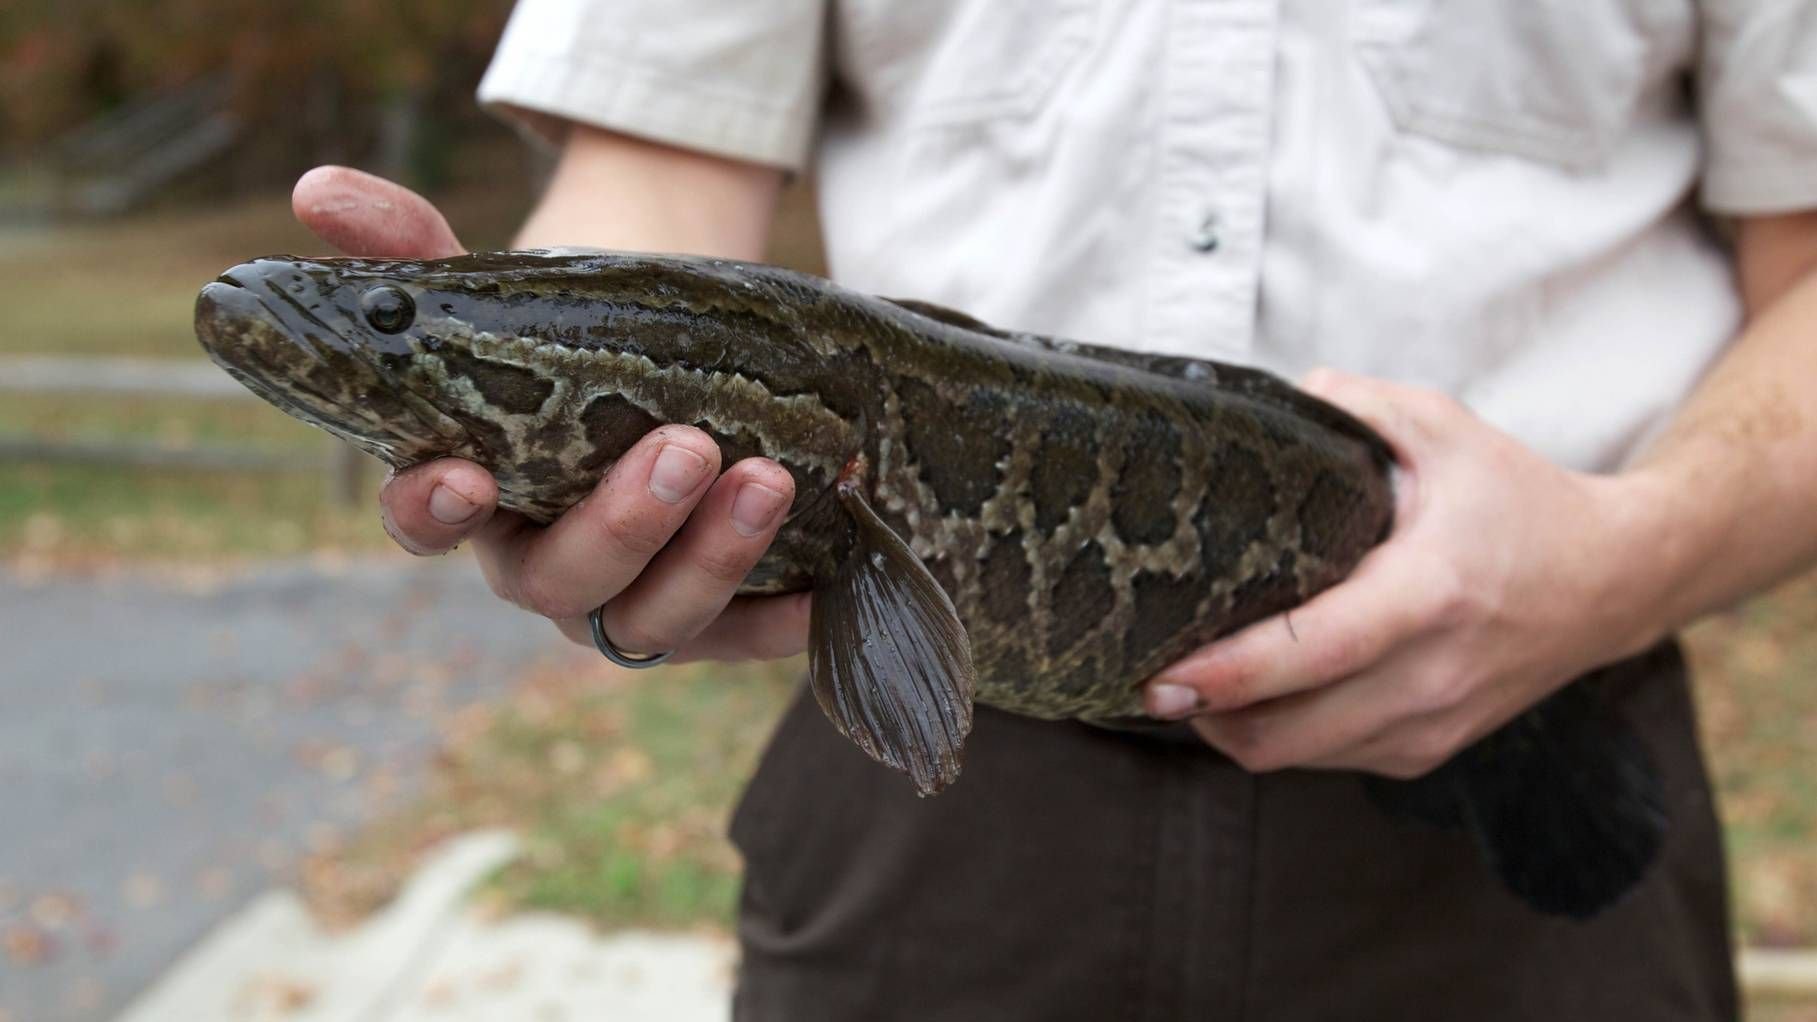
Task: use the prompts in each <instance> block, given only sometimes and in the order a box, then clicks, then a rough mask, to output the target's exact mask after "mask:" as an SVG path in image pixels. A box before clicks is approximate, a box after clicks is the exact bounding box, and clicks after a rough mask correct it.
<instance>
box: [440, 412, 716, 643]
mask: <svg viewBox="0 0 1817 1022" xmlns="http://www.w3.org/2000/svg"><path fill="white" fill-rule="evenodd" d="M718 471H719V448H718V446H717V445H715V444H714V443H713V440H712V438H710V437H708V436H707V435H706V434H705V433H703V432H701V431H700V430H698V429H694V428H692V427H689V426H663V427H660V428H658V429H655V430H652V431H651V432H650V433H649V434H648V435H646V436H645V437H644V438H643V439H642V440H640V441H638V442H637V443H636V444H634V445H633V446H632V447H631V449H630V450H628V451H626V452H625V454H624V455H623V456H622V457H620V458H619V459H618V461H617V463H615V464H614V465H613V466H612V469H611V471H609V472H607V473H606V477H605V478H604V479H601V480H600V482H599V485H598V486H596V487H594V489H593V492H592V493H590V494H588V495H587V496H586V497H585V498H584V499H583V500H582V501H581V502H580V503H578V504H576V505H574V506H573V507H572V508H569V509H568V510H567V512H566V513H564V514H563V515H562V516H561V517H560V518H558V519H556V520H555V522H554V523H553V524H551V525H550V526H549V527H548V528H546V529H526V530H523V531H520V532H516V533H512V534H509V535H505V536H501V537H499V539H498V541H496V542H486V543H481V544H479V545H477V546H476V547H475V549H476V551H477V553H478V555H479V561H480V567H481V568H482V569H483V570H484V571H485V573H486V578H487V581H489V582H490V583H491V584H492V589H493V591H494V592H496V593H498V594H499V595H500V596H503V597H505V598H506V599H508V600H510V601H512V602H513V603H516V604H517V605H519V606H521V607H523V608H525V609H527V610H530V611H533V612H535V613H537V614H541V615H543V616H544V617H547V618H553V619H555V620H562V619H565V618H580V617H585V616H586V615H587V613H588V612H590V611H591V610H592V609H593V608H594V607H597V606H599V605H600V604H602V603H605V602H606V601H607V600H609V599H611V598H612V597H613V596H616V595H617V594H618V593H620V592H621V591H623V590H624V589H625V587H627V586H629V585H630V584H631V582H632V581H633V580H635V579H636V578H637V575H638V573H639V572H641V571H643V569H644V566H645V565H647V564H648V563H649V562H650V559H651V558H653V557H655V556H656V553H657V551H659V550H661V549H662V548H663V545H664V544H666V543H668V541H669V538H670V537H671V536H673V535H674V534H675V533H676V532H677V531H678V530H679V529H680V528H681V525H682V523H683V522H685V521H687V518H688V513H689V512H690V511H692V510H694V506H695V505H696V504H697V503H699V501H700V499H701V497H703V496H704V495H705V494H706V492H707V488H708V487H709V486H710V485H711V484H712V482H713V478H714V476H715V475H716V474H717V473H718ZM614 641H616V637H615V639H614Z"/></svg>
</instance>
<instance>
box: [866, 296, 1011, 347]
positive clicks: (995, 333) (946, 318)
mask: <svg viewBox="0 0 1817 1022" xmlns="http://www.w3.org/2000/svg"><path fill="white" fill-rule="evenodd" d="M884 301H886V302H888V303H890V304H891V305H895V306H899V307H901V308H904V309H907V310H908V311H910V312H912V313H914V314H915V315H917V316H926V317H927V318H928V319H931V320H933V321H935V322H936V323H945V324H946V325H947V326H956V327H958V328H959V329H961V330H970V331H972V332H973V333H980V334H989V335H990V336H992V337H1001V338H1003V339H1005V340H1008V339H1010V338H1011V336H1012V335H1011V334H1010V333H1009V332H1008V331H1007V330H999V329H997V328H996V327H994V326H991V325H990V324H989V323H986V322H984V321H983V320H981V319H978V318H976V317H974V316H968V315H966V314H965V313H963V312H960V311H959V310H958V309H949V308H947V307H946V306H944V305H935V304H934V303H933V302H924V301H922V300H921V299H919V298H885V299H884Z"/></svg>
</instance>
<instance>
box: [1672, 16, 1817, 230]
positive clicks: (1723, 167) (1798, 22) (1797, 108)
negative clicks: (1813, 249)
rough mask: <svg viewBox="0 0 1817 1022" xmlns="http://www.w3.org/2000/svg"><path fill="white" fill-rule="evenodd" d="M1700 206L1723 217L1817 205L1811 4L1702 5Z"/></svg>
mask: <svg viewBox="0 0 1817 1022" xmlns="http://www.w3.org/2000/svg"><path fill="white" fill-rule="evenodd" d="M1702 7H1703V11H1702V14H1703V18H1702V35H1703V37H1702V39H1701V41H1700V42H1701V46H1700V51H1701V56H1700V62H1699V67H1698V78H1699V80H1698V105H1699V109H1700V111H1701V117H1702V120H1703V133H1704V139H1705V142H1706V143H1707V146H1708V154H1707V158H1706V161H1705V166H1704V179H1703V201H1704V205H1705V206H1706V207H1708V208H1709V209H1710V210H1711V211H1712V212H1715V213H1725V214H1750V213H1752V214H1758V213H1783V212H1791V211H1794V210H1802V209H1810V208H1817V0H1706V2H1705V3H1704V4H1703V5H1702Z"/></svg>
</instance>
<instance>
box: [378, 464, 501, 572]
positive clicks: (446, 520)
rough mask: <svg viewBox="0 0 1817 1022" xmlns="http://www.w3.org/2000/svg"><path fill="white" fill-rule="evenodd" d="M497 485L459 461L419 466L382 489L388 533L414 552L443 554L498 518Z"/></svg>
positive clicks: (382, 513)
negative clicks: (494, 516) (495, 510)
mask: <svg viewBox="0 0 1817 1022" xmlns="http://www.w3.org/2000/svg"><path fill="white" fill-rule="evenodd" d="M497 503H498V484H497V483H496V482H494V481H493V479H492V476H491V474H490V473H488V472H487V471H486V470H485V469H483V468H480V467H479V466H478V465H475V464H473V463H472V462H470V461H462V460H460V459H458V458H440V459H437V460H435V461H430V462H425V463H423V464H421V465H414V466H412V467H410V468H407V469H404V470H403V471H401V472H399V473H397V474H396V475H394V476H392V477H391V478H390V479H389V480H387V481H386V482H385V486H384V488H383V489H381V490H380V491H379V517H380V519H381V520H382V521H383V522H384V523H385V531H386V532H387V533H389V534H390V536H391V538H392V539H394V540H396V541H397V544H398V545H399V546H401V547H403V548H404V549H405V550H408V551H410V552H411V553H413V554H419V555H427V554H440V553H446V552H447V551H449V550H451V549H453V548H454V546H455V545H456V544H458V543H460V542H461V541H462V540H464V539H466V538H467V537H468V536H471V535H473V534H474V533H475V532H476V531H478V530H479V529H480V528H482V527H483V526H485V525H486V524H487V522H489V521H491V520H492V518H493V511H494V509H495V507H496V505H497Z"/></svg>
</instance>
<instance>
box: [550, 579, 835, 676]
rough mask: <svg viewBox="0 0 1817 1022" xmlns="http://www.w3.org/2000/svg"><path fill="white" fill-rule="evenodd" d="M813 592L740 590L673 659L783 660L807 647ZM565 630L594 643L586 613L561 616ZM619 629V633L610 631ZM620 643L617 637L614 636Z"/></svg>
mask: <svg viewBox="0 0 1817 1022" xmlns="http://www.w3.org/2000/svg"><path fill="white" fill-rule="evenodd" d="M812 602H813V601H812V597H811V594H809V593H791V594H789V595H787V596H739V597H735V598H733V600H732V602H731V603H730V604H728V605H727V606H726V608H725V610H724V611H723V612H721V613H720V615H719V616H718V617H716V618H714V619H713V622H712V623H711V624H709V625H707V627H706V628H705V629H704V630H703V631H701V633H700V634H699V635H696V636H695V637H694V638H692V639H689V640H688V641H686V642H684V643H682V644H681V645H679V646H677V647H675V655H674V657H672V658H671V659H670V661H669V662H670V663H677V664H679V663H686V662H688V661H690V660H780V659H782V658H783V657H791V656H795V655H797V654H799V653H801V652H802V651H804V650H806V649H807V637H808V616H809V613H810V606H811V604H812ZM556 625H557V626H558V627H559V628H560V629H561V631H562V634H563V635H566V636H567V637H568V638H569V639H571V640H573V641H575V642H577V643H580V644H581V645H583V646H591V645H592V644H593V635H592V632H591V631H590V630H589V628H588V625H587V619H586V618H573V619H571V620H567V621H557V622H556ZM608 634H613V635H615V634H616V633H610V632H609V633H608ZM612 641H613V642H614V643H616V642H617V641H618V640H617V638H616V637H615V638H614V639H613V640H612Z"/></svg>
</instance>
